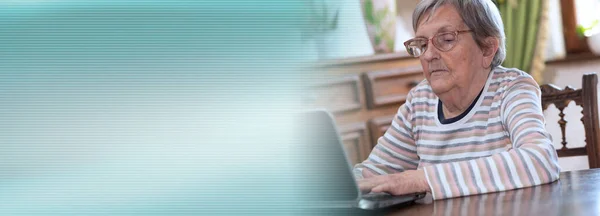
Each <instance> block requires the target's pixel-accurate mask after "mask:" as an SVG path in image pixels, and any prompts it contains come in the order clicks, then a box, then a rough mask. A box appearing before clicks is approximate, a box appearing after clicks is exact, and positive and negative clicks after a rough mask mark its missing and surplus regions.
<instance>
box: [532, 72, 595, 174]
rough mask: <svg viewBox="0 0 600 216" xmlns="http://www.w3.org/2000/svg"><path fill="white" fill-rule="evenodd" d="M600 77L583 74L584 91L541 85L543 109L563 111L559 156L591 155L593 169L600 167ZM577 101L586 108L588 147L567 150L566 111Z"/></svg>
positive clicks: (585, 120)
mask: <svg viewBox="0 0 600 216" xmlns="http://www.w3.org/2000/svg"><path fill="white" fill-rule="evenodd" d="M597 85H598V76H597V75H596V73H591V74H585V75H583V84H582V87H581V89H573V88H571V87H570V86H567V87H565V88H564V89H561V88H558V87H557V86H555V85H553V84H545V85H541V86H540V88H541V91H542V109H543V110H546V109H547V108H548V105H550V104H554V105H555V106H556V108H557V109H558V110H559V111H560V113H559V114H558V116H560V120H558V124H559V125H560V130H561V133H562V142H561V144H562V148H560V149H556V150H557V152H558V156H559V157H570V156H584V155H587V156H588V162H589V165H590V168H600V161H599V160H600V143H599V141H600V137H599V136H600V127H599V126H598V89H597ZM571 101H574V102H575V104H576V105H579V106H581V107H582V108H583V111H582V113H583V117H582V118H581V121H582V122H583V126H584V128H585V143H586V145H585V147H579V148H567V141H566V134H565V128H566V125H567V121H565V119H564V116H565V114H564V113H563V110H564V109H565V108H566V107H567V106H568V105H569V103H570V102H571Z"/></svg>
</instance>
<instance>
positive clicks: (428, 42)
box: [404, 29, 473, 58]
mask: <svg viewBox="0 0 600 216" xmlns="http://www.w3.org/2000/svg"><path fill="white" fill-rule="evenodd" d="M472 31H473V30H471V29H469V30H458V31H449V32H440V33H437V34H435V35H433V36H432V37H430V38H426V37H416V38H413V39H410V40H407V41H405V42H404V47H405V48H406V51H408V44H409V43H410V42H413V41H416V40H419V39H426V40H427V41H426V43H425V45H427V46H426V47H425V50H423V53H425V52H427V48H429V44H433V46H434V47H435V48H436V49H437V50H439V51H440V52H448V51H450V50H452V49H454V47H456V45H454V46H452V48H450V49H448V50H445V51H444V50H442V49H440V48H439V47H437V46H436V45H435V44H436V43H434V42H433V39H434V38H437V37H439V36H440V35H443V34H448V33H451V34H453V35H454V37H455V38H456V42H457V43H458V42H459V41H460V40H459V39H458V35H459V34H462V33H467V32H472ZM408 53H409V55H410V52H408ZM423 53H421V55H423ZM421 55H419V56H414V55H411V56H413V57H416V58H418V57H420V56H421Z"/></svg>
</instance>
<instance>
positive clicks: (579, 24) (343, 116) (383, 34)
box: [303, 0, 600, 171]
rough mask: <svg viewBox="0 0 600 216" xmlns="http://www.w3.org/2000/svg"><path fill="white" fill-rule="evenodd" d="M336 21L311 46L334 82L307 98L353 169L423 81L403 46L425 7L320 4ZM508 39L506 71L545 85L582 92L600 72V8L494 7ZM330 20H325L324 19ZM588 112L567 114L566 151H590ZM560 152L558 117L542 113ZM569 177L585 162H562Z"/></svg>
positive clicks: (518, 0) (517, 3)
mask: <svg viewBox="0 0 600 216" xmlns="http://www.w3.org/2000/svg"><path fill="white" fill-rule="evenodd" d="M315 2H319V3H321V4H320V5H322V6H321V7H320V8H326V10H325V9H324V11H328V12H329V13H328V14H330V15H329V17H330V18H329V19H324V20H326V22H324V23H325V24H327V25H325V27H326V28H323V29H324V30H322V31H320V32H321V33H320V34H318V37H313V38H312V39H311V40H303V41H304V43H305V44H306V47H312V50H313V51H312V52H313V53H316V55H311V56H312V57H314V58H315V61H317V62H318V64H316V66H315V68H316V70H320V71H322V72H323V74H327V75H330V77H329V78H328V79H326V80H323V81H322V82H320V83H319V84H315V85H314V88H313V91H312V92H310V93H306V98H307V99H306V101H308V102H310V103H312V104H314V106H317V107H328V109H329V110H330V111H331V112H333V113H334V114H335V116H336V121H337V124H338V126H339V127H340V128H341V133H342V136H343V138H344V144H345V147H346V151H347V152H348V154H349V155H350V157H351V158H352V160H353V162H355V163H358V162H361V161H363V160H364V159H366V158H367V156H368V154H369V152H370V151H371V149H372V148H373V146H374V145H375V144H376V141H377V138H379V137H380V136H381V135H383V133H384V132H385V130H386V129H387V128H388V127H389V125H390V123H391V118H392V116H393V115H394V114H395V113H396V111H397V108H398V107H399V106H400V105H402V104H403V103H404V100H405V98H406V94H407V93H408V91H410V89H411V88H412V87H413V86H415V85H416V84H417V83H418V82H420V81H421V80H423V79H424V77H423V75H422V69H421V66H420V63H419V61H418V59H415V58H411V57H409V56H408V54H407V53H406V51H405V49H404V46H403V42H404V41H406V40H408V39H410V38H412V37H414V31H413V28H412V21H413V20H412V12H413V10H414V8H415V6H416V5H417V3H418V2H419V0H402V1H400V0H360V1H326V0H324V1H315ZM493 2H494V4H495V5H496V6H497V7H498V9H499V11H500V13H501V16H502V21H503V23H504V27H505V34H506V37H507V38H506V42H507V44H506V49H507V58H506V60H505V62H504V63H503V66H505V67H514V68H519V69H521V70H523V71H525V72H527V73H529V74H530V75H532V76H533V77H534V79H535V80H536V81H537V82H538V83H539V84H540V85H543V84H554V85H556V86H558V87H560V88H563V87H565V86H571V87H573V88H575V89H579V88H581V87H582V76H583V74H585V73H589V72H600V21H599V20H600V14H599V13H598V11H599V10H600V1H598V0H560V1H559V0H531V1H522V0H496V1H493ZM323 17H326V16H323ZM581 111H582V108H581V107H578V106H575V104H574V103H573V102H571V103H570V104H569V106H568V107H566V108H565V109H564V114H565V116H564V120H565V121H566V122H567V124H566V129H565V131H566V134H567V136H566V142H567V143H568V144H567V147H569V148H576V147H583V146H584V145H585V133H584V127H583V125H582V124H581V119H582V117H583V116H582V114H581ZM544 113H545V115H546V121H547V124H546V127H547V129H548V131H549V132H550V134H552V136H553V141H554V144H555V147H556V148H557V149H560V148H562V147H563V145H562V144H561V142H562V136H561V128H560V124H559V123H558V122H559V120H561V119H560V117H559V114H560V111H559V110H558V109H556V107H555V106H554V105H550V106H549V108H548V109H547V110H545V111H544ZM559 163H560V165H561V166H562V168H563V170H564V171H567V170H579V169H587V168H588V167H589V166H588V160H587V157H586V156H576V157H565V158H559Z"/></svg>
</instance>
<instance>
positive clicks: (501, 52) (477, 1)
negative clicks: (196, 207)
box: [412, 0, 506, 68]
mask: <svg viewBox="0 0 600 216" xmlns="http://www.w3.org/2000/svg"><path fill="white" fill-rule="evenodd" d="M445 4H448V5H452V6H454V8H456V10H457V11H458V14H460V16H461V17H462V19H463V21H464V22H465V24H466V25H467V27H469V29H471V30H473V39H475V42H476V43H477V45H478V46H479V47H485V46H486V44H485V42H484V40H485V38H487V37H490V36H491V37H495V38H497V39H498V41H499V44H498V51H496V54H495V55H494V59H493V60H492V64H491V66H492V68H495V67H497V66H499V65H501V64H502V62H504V59H505V58H506V45H505V44H506V36H505V35H504V24H503V23H502V17H501V16H500V11H498V8H497V7H496V5H494V3H493V2H492V0H422V1H421V2H419V4H417V8H416V9H415V11H414V12H413V16H412V19H413V30H414V31H415V32H417V27H418V26H417V25H418V24H419V21H421V19H422V18H423V15H424V14H425V12H427V11H429V10H430V9H431V13H429V16H431V14H433V11H435V10H436V9H437V8H438V7H440V6H442V5H445ZM427 19H429V17H427Z"/></svg>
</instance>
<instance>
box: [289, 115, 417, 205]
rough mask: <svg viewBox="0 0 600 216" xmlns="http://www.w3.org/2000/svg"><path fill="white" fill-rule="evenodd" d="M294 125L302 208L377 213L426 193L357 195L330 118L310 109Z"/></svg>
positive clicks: (356, 188)
mask: <svg viewBox="0 0 600 216" xmlns="http://www.w3.org/2000/svg"><path fill="white" fill-rule="evenodd" d="M297 122H298V124H296V126H300V127H301V128H299V131H300V133H299V134H300V137H299V140H300V141H301V145H298V146H299V149H296V151H295V152H294V155H295V157H296V158H295V160H296V161H298V162H300V163H299V164H300V165H299V167H297V169H296V171H299V172H298V173H301V174H300V175H301V176H299V180H298V182H299V183H300V185H299V186H300V187H299V188H302V189H301V190H302V193H301V194H303V195H304V196H301V197H302V198H303V201H304V203H305V204H306V205H308V206H312V207H315V208H358V209H363V210H378V209H385V208H389V207H397V206H399V205H409V204H411V203H413V202H414V201H416V200H418V199H421V198H423V197H425V194H426V193H415V194H407V195H401V196H394V195H391V194H388V193H361V191H360V190H359V188H358V185H357V182H356V179H355V177H354V175H353V169H352V168H353V164H351V163H350V160H349V159H348V156H347V153H346V152H345V151H344V147H343V145H344V144H343V143H342V141H341V137H340V135H339V133H338V129H337V127H336V125H335V122H334V119H333V116H332V115H331V114H330V113H329V112H327V111H325V110H311V111H307V112H305V113H302V114H301V115H300V118H299V119H298V120H297Z"/></svg>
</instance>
